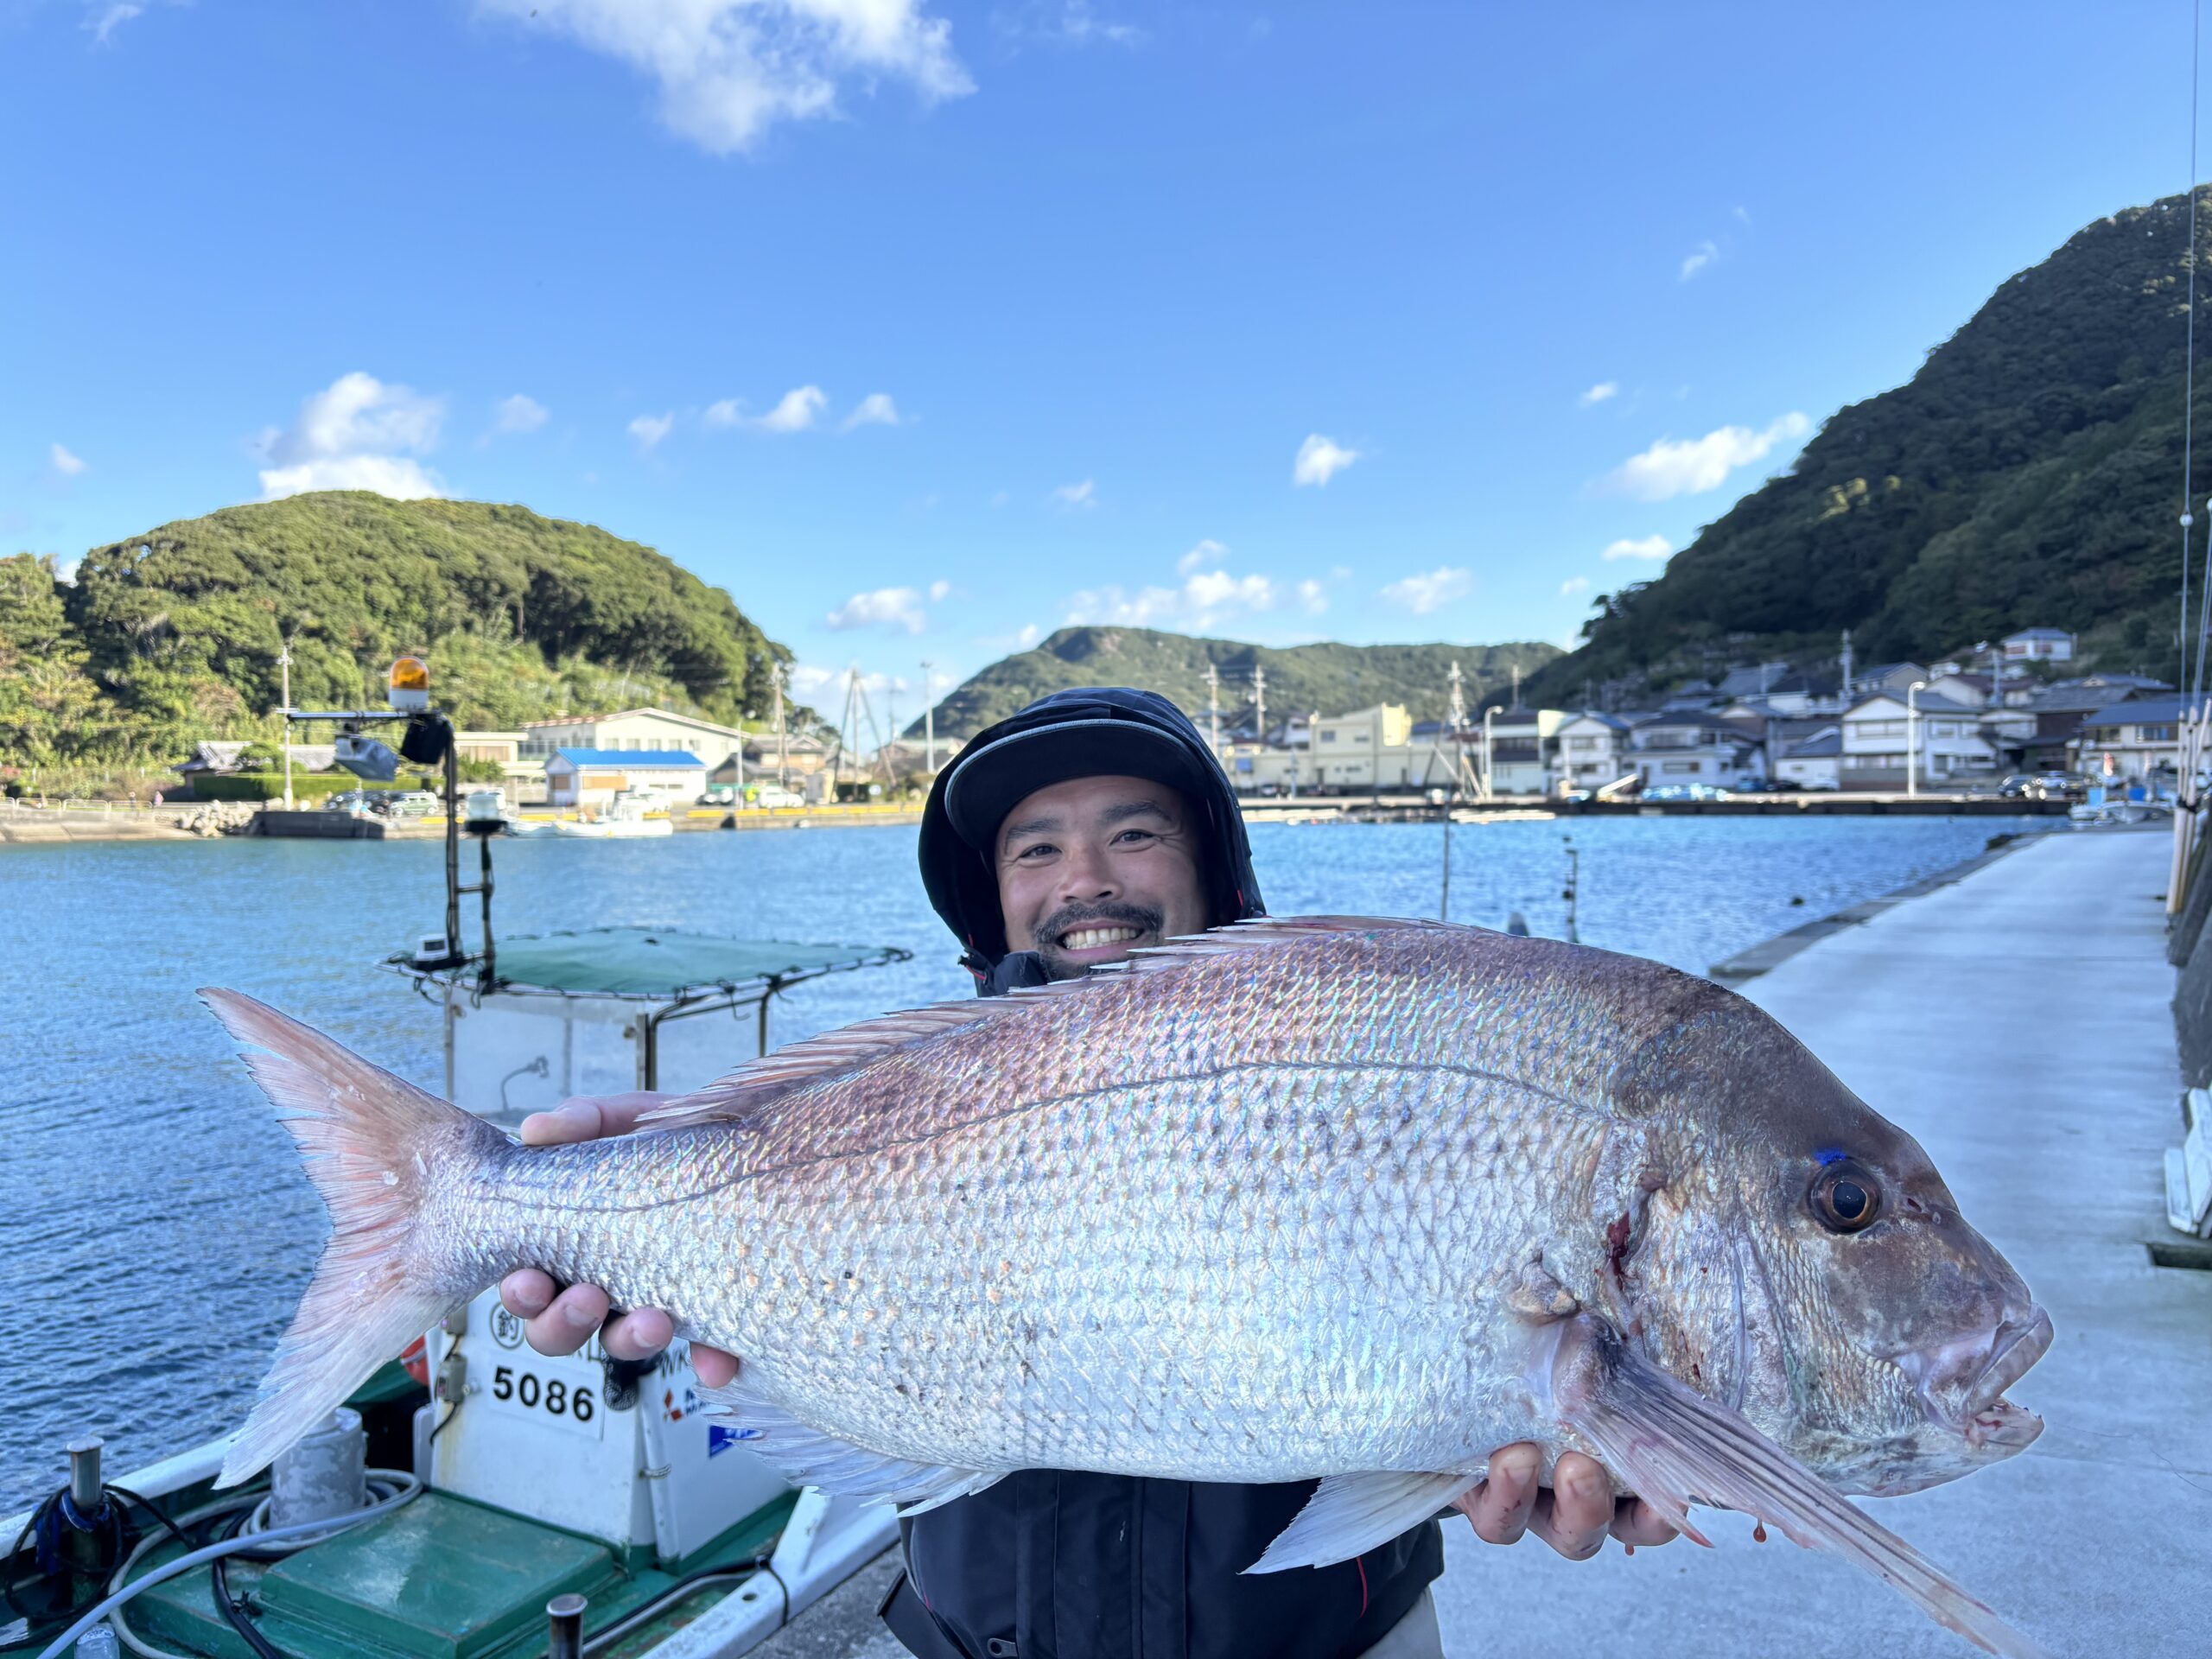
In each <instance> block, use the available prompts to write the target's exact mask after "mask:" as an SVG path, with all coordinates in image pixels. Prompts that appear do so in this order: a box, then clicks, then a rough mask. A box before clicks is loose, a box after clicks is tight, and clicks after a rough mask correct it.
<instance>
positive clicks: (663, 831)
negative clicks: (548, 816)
mask: <svg viewBox="0 0 2212 1659" xmlns="http://www.w3.org/2000/svg"><path fill="white" fill-rule="evenodd" d="M550 829H552V832H553V833H554V834H555V835H556V836H562V837H563V838H564V839H567V840H572V841H645V840H651V839H652V838H654V837H656V836H672V835H674V834H675V833H676V825H675V823H673V822H672V821H671V819H670V818H669V816H668V811H667V809H666V808H659V809H658V810H655V809H653V808H651V807H649V806H648V805H647V804H646V803H645V801H643V800H641V799H639V798H638V797H636V796H633V795H618V796H616V797H615V798H614V800H613V804H610V805H609V806H608V807H607V810H606V811H604V812H602V813H601V814H600V816H599V817H596V818H556V819H554V820H553V823H551V825H550Z"/></svg>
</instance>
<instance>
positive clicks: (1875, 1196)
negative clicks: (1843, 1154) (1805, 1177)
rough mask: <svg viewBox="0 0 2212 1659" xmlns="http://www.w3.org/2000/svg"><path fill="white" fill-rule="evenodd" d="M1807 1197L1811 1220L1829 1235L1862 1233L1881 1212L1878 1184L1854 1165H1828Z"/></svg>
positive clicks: (1880, 1193) (1815, 1180)
mask: <svg viewBox="0 0 2212 1659" xmlns="http://www.w3.org/2000/svg"><path fill="white" fill-rule="evenodd" d="M1808 1201H1809V1202H1810V1203H1811V1205H1812V1206H1813V1218H1814V1219H1815V1221H1817V1222H1819V1223H1820V1224H1821V1226H1823V1227H1825V1228H1827V1230H1828V1231H1830V1232H1832V1233H1856V1232H1862V1231H1864V1230H1866V1228H1868V1227H1870V1226H1872V1225H1873V1223H1874V1218H1875V1217H1877V1216H1878V1215H1880V1214H1881V1212H1882V1188H1881V1185H1880V1183H1879V1182H1878V1181H1877V1180H1876V1179H1874V1177H1873V1176H1872V1174H1870V1173H1867V1172H1866V1170H1864V1169H1862V1168H1860V1167H1859V1166H1858V1165H1857V1164H1854V1163H1849V1162H1842V1163H1834V1164H1830V1165H1828V1166H1827V1167H1826V1168H1825V1169H1823V1170H1821V1173H1819V1174H1818V1175H1816V1176H1815V1177H1814V1178H1813V1190H1812V1192H1811V1193H1810V1194H1809V1195H1808Z"/></svg>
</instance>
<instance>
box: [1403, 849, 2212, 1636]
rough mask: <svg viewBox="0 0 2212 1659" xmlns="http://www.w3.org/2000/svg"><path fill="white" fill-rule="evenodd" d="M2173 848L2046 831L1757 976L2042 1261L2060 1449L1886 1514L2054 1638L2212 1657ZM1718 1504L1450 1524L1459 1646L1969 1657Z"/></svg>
mask: <svg viewBox="0 0 2212 1659" xmlns="http://www.w3.org/2000/svg"><path fill="white" fill-rule="evenodd" d="M2170 846H2171V843H2170V842H2169V841H2168V839H2167V837H2166V836H2164V835H2158V834H2148V833H2139V832H2113V833H2098V834H2082V835H2069V836H2043V837H2038V838H2037V839H2036V840H2035V841H2034V842H2032V843H2031V844H2030V845H2028V846H2025V847H2023V848H2021V849H2018V850H2017V851H2015V852H2013V853H2012V855H2010V856H2008V857H2005V858H2002V859H1999V860H1998V861H1995V862H1993V863H1992V864H1990V865H1988V866H1987V867H1986V868H1982V869H1980V870H1977V871H1975V872H1974V874H1971V875H1969V876H1967V878H1966V879H1965V880H1961V881H1959V882H1957V883H1955V885H1951V886H1948V887H1941V888H1939V889H1937V890H1936V891H1934V892H1932V893H1927V894H1925V895H1924V896H1922V897H1919V898H1916V899H1912V900H1911V901H1910V902H1908V903H1904V904H1900V905H1897V906H1891V907H1890V908H1888V909H1886V910H1885V911H1883V912H1881V913H1880V914H1878V915H1877V916H1875V917H1873V918H1872V919H1870V920H1869V921H1868V922H1867V923H1866V925H1864V926H1859V927H1853V928H1849V929H1847V930H1846V931H1841V932H1839V933H1836V934H1834V935H1832V936H1830V937H1828V938H1824V939H1821V940H1820V941H1819V942H1818V943H1816V944H1813V945H1811V946H1810V947H1809V948H1808V949H1806V950H1802V951H1800V952H1799V953H1797V954H1796V956H1794V957H1790V958H1789V960H1787V961H1785V962H1783V963H1779V964H1778V965H1777V966H1776V967H1775V968H1773V969H1771V970H1770V971H1769V972H1767V973H1765V974H1764V975H1762V976H1760V977H1758V979H1755V980H1753V981H1751V982H1750V983H1749V984H1747V985H1746V986H1745V988H1744V994H1745V995H1747V996H1749V997H1751V999H1752V1000H1753V1001H1757V1002H1758V1003H1759V1004H1760V1005H1761V1006H1762V1007H1765V1008H1766V1009H1767V1010H1768V1011H1769V1012H1770V1013H1771V1014H1774V1015H1775V1017H1776V1018H1777V1019H1778V1020H1781V1021H1782V1022H1783V1024H1784V1025H1786V1026H1788V1027H1789V1028H1790V1029H1791V1030H1792V1031H1794V1032H1796V1033H1797V1035H1798V1036H1799V1037H1801V1038H1802V1039H1804V1040H1805V1042H1806V1043H1807V1044H1808V1046H1810V1047H1811V1048H1812V1050H1813V1052H1815V1053H1816V1054H1818V1055H1819V1056H1820V1057H1821V1059H1823V1060H1824V1061H1826V1062H1827V1065H1829V1067H1830V1068H1831V1069H1832V1070H1834V1071H1835V1072H1836V1073H1837V1075H1839V1076H1840V1077H1842V1078H1843V1080H1844V1081H1845V1082H1846V1083H1847V1084H1850V1085H1851V1087H1852V1088H1853V1090H1856V1091H1857V1092H1858V1093H1859V1095H1860V1096H1862V1097H1863V1098H1864V1099H1865V1100H1866V1101H1867V1102H1868V1103H1870V1104H1871V1105H1872V1106H1873V1107H1874V1109H1876V1110H1878V1111H1879V1112H1881V1113H1882V1114H1883V1115H1884V1116H1887V1117H1889V1118H1891V1120H1892V1121H1894V1122H1897V1123H1899V1124H1901V1125H1902V1126H1903V1127H1904V1128H1906V1129H1908V1130H1910V1132H1911V1133H1912V1134H1913V1135H1915V1136H1916V1137H1917V1138H1918V1139H1919V1141H1920V1142H1921V1144H1922V1145H1923V1146H1924V1147H1926V1148H1927V1149H1928V1152H1929V1156H1930V1157H1932V1158H1933V1159H1934V1160H1936V1167H1937V1168H1939V1169H1941V1170H1942V1172H1943V1175H1944V1179H1946V1180H1947V1181H1948V1183H1949V1185H1950V1187H1951V1190H1952V1191H1953V1192H1954V1193H1955V1194H1956V1195H1957V1197H1958V1199H1959V1203H1960V1205H1961V1208H1962V1209H1963V1210H1964V1211H1965V1213H1966V1215H1967V1217H1968V1218H1969V1219H1970V1220H1971V1221H1972V1222H1973V1223H1974V1224H1975V1225H1976V1226H1977V1227H1979V1228H1980V1230H1981V1231H1982V1232H1983V1233H1984V1234H1986V1236H1988V1237H1989V1238H1990V1239H1991V1240H1992V1241H1993V1243H1995V1244H1996V1245H1997V1246H1998V1248H1999V1249H2001V1250H2003V1251H2004V1252H2005V1255H2007V1256H2008V1257H2010V1259H2011V1260H2012V1264H2013V1265H2014V1266H2015V1267H2016V1268H2018V1269H2019V1270H2020V1273H2021V1274H2022V1275H2023V1276H2024V1278H2025V1279H2026V1280H2027V1281H2028V1283H2029V1285H2030V1287H2031V1288H2032V1289H2033V1290H2034V1291H2035V1293H2036V1294H2037V1298H2038V1299H2039V1300H2041V1301H2042V1302H2043V1303H2044V1306H2046V1307H2047V1308H2048V1309H2049V1310H2050V1317H2051V1319H2052V1321H2053V1323H2054V1324H2055V1325H2056V1327H2057V1330H2058V1340H2057V1342H2056V1344H2055V1345H2054V1347H2053V1348H2052V1350H2051V1351H2050V1354H2049V1355H2047V1356H2046V1357H2044V1361H2043V1363H2041V1364H2039V1365H2037V1367H2036V1369H2035V1370H2033V1371H2031V1372H2030V1373H2029V1374H2028V1376H2027V1377H2026V1378H2025V1379H2024V1381H2022V1382H2021V1383H2019V1384H2018V1386H2017V1387H2016V1388H2015V1389H2013V1390H2012V1398H2014V1399H2016V1400H2018V1402H2020V1403H2021V1404H2023V1405H2025V1406H2027V1407H2029V1408H2031V1409H2032V1410H2035V1411H2037V1412H2039V1413H2041V1414H2043V1416H2044V1421H2045V1422H2046V1424H2047V1425H2048V1426H2047V1427H2046V1428H2045V1429H2044V1435H2043V1438H2042V1440H2039V1441H2038V1442H2037V1444H2036V1445H2035V1446H2032V1447H2031V1448H2030V1449H2029V1450H2028V1451H2027V1452H2024V1453H2022V1454H2021V1455H2020V1456H2019V1457H2018V1458H2016V1459H2012V1461H2011V1462H2009V1463H2005V1464H2003V1465H1999V1466H1997V1467H1995V1468H1993V1469H1989V1470H1986V1471H1983V1472H1981V1473H1980V1474H1977V1475H1975V1476H1974V1477H1972V1478H1969V1479H1967V1480H1964V1481H1960V1482H1957V1483H1955V1484H1952V1485H1948V1486H1944V1487H1939V1488H1937V1489H1936V1490H1935V1491H1929V1492H1921V1493H1916V1494H1915V1495H1914V1496H1912V1497H1900V1498H1890V1499H1868V1500H1864V1501H1865V1503H1866V1508H1867V1509H1868V1510H1869V1512H1870V1513H1872V1514H1873V1515H1874V1516H1876V1517H1877V1518H1878V1519H1879V1520H1880V1521H1881V1522H1883V1524H1884V1525H1885V1526H1887V1527H1889V1528H1891V1529H1892V1530H1894V1531H1896V1532H1898V1533H1901V1534H1902V1535H1904V1536H1905V1537H1906V1538H1908V1539H1910V1541H1912V1542H1913V1543H1914V1544H1915V1545H1916V1546H1917V1547H1918V1548H1920V1549H1922V1550H1923V1552H1924V1553H1925V1554H1927V1555H1928V1556H1929V1558H1930V1559H1931V1560H1935V1561H1936V1563H1938V1564H1939V1565H1940V1566H1942V1567H1944V1568H1946V1569H1947V1570H1948V1571H1949V1572H1950V1573H1952V1574H1953V1576H1954V1577H1955V1578H1957V1579H1958V1580H1960V1581H1961V1582H1962V1583H1963V1584H1965V1585H1966V1586H1967V1588H1968V1589H1969V1590H1972V1591H1974V1592H1975V1593H1976V1594H1978V1595H1980V1597H1981V1599H1983V1600H1985V1601H1986V1602H1988V1603H1989V1604H1990V1605H1992V1606H1993V1607H1995V1608H1996V1609H1997V1610H1998V1611H1999V1613H2001V1614H2002V1615H2004V1616H2005V1618H2007V1619H2008V1620H2010V1621H2011V1622H2012V1624H2014V1625H2016V1626H2017V1627H2018V1628H2019V1629H2021V1630H2024V1631H2025V1632H2026V1633H2027V1634H2029V1635H2030V1636H2031V1637H2035V1638H2036V1639H2037V1640H2039V1641H2040V1642H2042V1643H2044V1646H2045V1647H2047V1648H2048V1649H2050V1651H2051V1652H2052V1653H2053V1654H2063V1655H2075V1654H2082V1655H2095V1656H2101V1659H2123V1656H2124V1659H2153V1656H2165V1655H2171V1656H2175V1659H2181V1656H2184V1655H2189V1656H2194V1655H2199V1654H2205V1653H2212V1557H2208V1556H2207V1554H2206V1549H2205V1540H2206V1539H2207V1538H2208V1537H2212V1273H2192V1272H2188V1271H2183V1270H2177V1269H2173V1268H2154V1267H2152V1265H2151V1264H2150V1261H2149V1256H2148V1253H2147V1251H2146V1250H2145V1241H2146V1240H2147V1239H2150V1238H2152V1237H2154V1236H2157V1235H2158V1234H2159V1233H2161V1232H2163V1231H2164V1229H2165V1223H2164V1218H2163V1214H2162V1206H2161V1198H2160V1194H2161V1185H2160V1181H2161V1177H2160V1173H2159V1156H2160V1151H2161V1148H2163V1147H2165V1146H2167V1145H2169V1144H2171V1142H2172V1141H2174V1140H2175V1138H2176V1136H2177V1134H2178V1133H2179V1120H2178V1118H2177V1105H2176V1103H2177V1096H2178V1093H2179V1090H2180V1087H2181V1077H2180V1071H2179V1067H2178V1065H2177V1060H2176V1058H2175V1044H2174V1033H2173V1023H2172V1018H2171V1014H2170V1012H2169V1010H2168V1007H2167V1003H2168V999H2169V998H2170V997H2171V995H2172V993H2173V982H2174V970H2173V969H2171V967H2169V966H2167V964H2166V962H2165V958H2164V954H2163V945H2164V907H2163V904H2162V894H2163V891H2164V887H2165V881H2166V861H2167V856H2168V852H2169V849H2170ZM1711 1518H1712V1522H1713V1529H1715V1530H1713V1531H1712V1533H1711V1535H1712V1536H1713V1539H1714V1541H1715V1543H1716V1544H1717V1545H1718V1548H1716V1549H1714V1550H1713V1551H1711V1552H1707V1551H1705V1550H1702V1549H1700V1548H1697V1547H1696V1546H1694V1545H1692V1544H1688V1543H1684V1542H1682V1541H1680V1540H1677V1541H1675V1542H1674V1543H1672V1544H1669V1545H1668V1546H1667V1547H1666V1548H1663V1549H1658V1550H1638V1551H1637V1553H1636V1554H1635V1556H1634V1557H1633V1558H1632V1559H1631V1558H1628V1557H1624V1555H1623V1554H1621V1552H1620V1550H1619V1548H1618V1547H1617V1546H1608V1547H1607V1549H1606V1551H1605V1554H1603V1555H1601V1556H1599V1558H1598V1559H1597V1560H1591V1561H1586V1562H1580V1563H1576V1562H1570V1561H1564V1560H1560V1559H1559V1558H1558V1557H1556V1556H1554V1554H1552V1553H1551V1552H1550V1551H1548V1550H1547V1549H1545V1548H1543V1547H1542V1546H1541V1545H1540V1544H1535V1545H1532V1544H1528V1543H1523V1544H1522V1545H1520V1546H1518V1547H1516V1548H1512V1549H1492V1548H1486V1547H1484V1546H1483V1545H1482V1544H1480V1543H1478V1542H1477V1541H1476V1540H1475V1539H1474V1537H1473V1535H1472V1533H1471V1529H1468V1528H1466V1527H1465V1526H1464V1525H1454V1526H1452V1527H1450V1528H1449V1529H1447V1530H1446V1549H1447V1560H1448V1561H1449V1566H1448V1567H1447V1568H1446V1573H1445V1576H1444V1578H1443V1579H1442V1580H1440V1582H1439V1584H1438V1586H1437V1599H1438V1603H1439V1605H1440V1609H1441V1611H1442V1616H1443V1624H1444V1630H1445V1649H1446V1652H1447V1653H1449V1654H1452V1655H1453V1656H1466V1659H1475V1656H1489V1655H1493V1654H1497V1655H1503V1654H1511V1655H1515V1656H1518V1659H1542V1656H1549V1655H1558V1656H1560V1659H1569V1656H1573V1659H1584V1656H1587V1655H1590V1654H1593V1653H1637V1654H1646V1655H1651V1656H1662V1655H1673V1654H1683V1655H1698V1656H1723V1655H1745V1656H1761V1659H1764V1656H1767V1655H1772V1654H1785V1653H1786V1654H1796V1655H1802V1656H1806V1659H1815V1656H1827V1655H1837V1656H1846V1655H1848V1656H1858V1655H1866V1654H1880V1655H1882V1656H1885V1659H1904V1656H1923V1655H1924V1656H1928V1659H1938V1656H1942V1659H1955V1656H1959V1655H1963V1654H1967V1653H1969V1652H1971V1651H1972V1649H1970V1648H1969V1647H1968V1646H1967V1644H1966V1643H1964V1642H1962V1641H1961V1640H1960V1639H1959V1638H1958V1637H1955V1636H1952V1635H1951V1634H1950V1633H1949V1632H1948V1631H1946V1630H1942V1628H1941V1627H1940V1626H1938V1625H1936V1624H1933V1623H1932V1622H1930V1621H1929V1620H1928V1619H1926V1618H1923V1617H1922V1615H1921V1614H1920V1613H1919V1612H1917V1611H1916V1610H1914V1609H1913V1608H1912V1607H1911V1606H1910V1605H1908V1604H1907V1603H1905V1602H1904V1600H1903V1599H1901V1598H1899V1597H1898V1596H1897V1595H1895V1594H1894V1593H1893V1592H1891V1591H1889V1590H1887V1589H1885V1587H1883V1586H1881V1585H1879V1584H1877V1583H1876V1582H1875V1581H1874V1580H1872V1579H1870V1578H1867V1577H1866V1576H1865V1575H1864V1574H1862V1573H1858V1572H1855V1571H1853V1569H1851V1568H1849V1567H1845V1566H1843V1565H1842V1564H1841V1563H1840V1562H1839V1561H1836V1560H1833V1559H1831V1558H1829V1557H1827V1556H1823V1555H1815V1554H1810V1553H1808V1552H1806V1551H1803V1550H1800V1549H1797V1548H1794V1547H1793V1546H1791V1545H1789V1544H1787V1543H1785V1542H1783V1541H1780V1540H1778V1539H1777V1541H1774V1542H1771V1543H1768V1544H1764V1545H1760V1544H1755V1543H1753V1542H1752V1541H1751V1538H1750V1527H1749V1525H1748V1523H1740V1524H1739V1522H1738V1517H1736V1516H1713V1517H1711Z"/></svg>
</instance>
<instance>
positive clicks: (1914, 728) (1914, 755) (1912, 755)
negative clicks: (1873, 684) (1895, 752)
mask: <svg viewBox="0 0 2212 1659" xmlns="http://www.w3.org/2000/svg"><path fill="white" fill-rule="evenodd" d="M1927 689H1928V682H1927V681H1925V680H1915V681H1914V682H1913V683H1911V684H1910V685H1909V686H1907V687H1906V688H1905V693H1904V792H1905V796H1906V798H1907V799H1910V798H1912V797H1914V796H1916V795H1917V794H1919V793H1920V760H1919V756H1920V694H1921V693H1922V692H1923V691H1925V690H1927Z"/></svg>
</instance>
